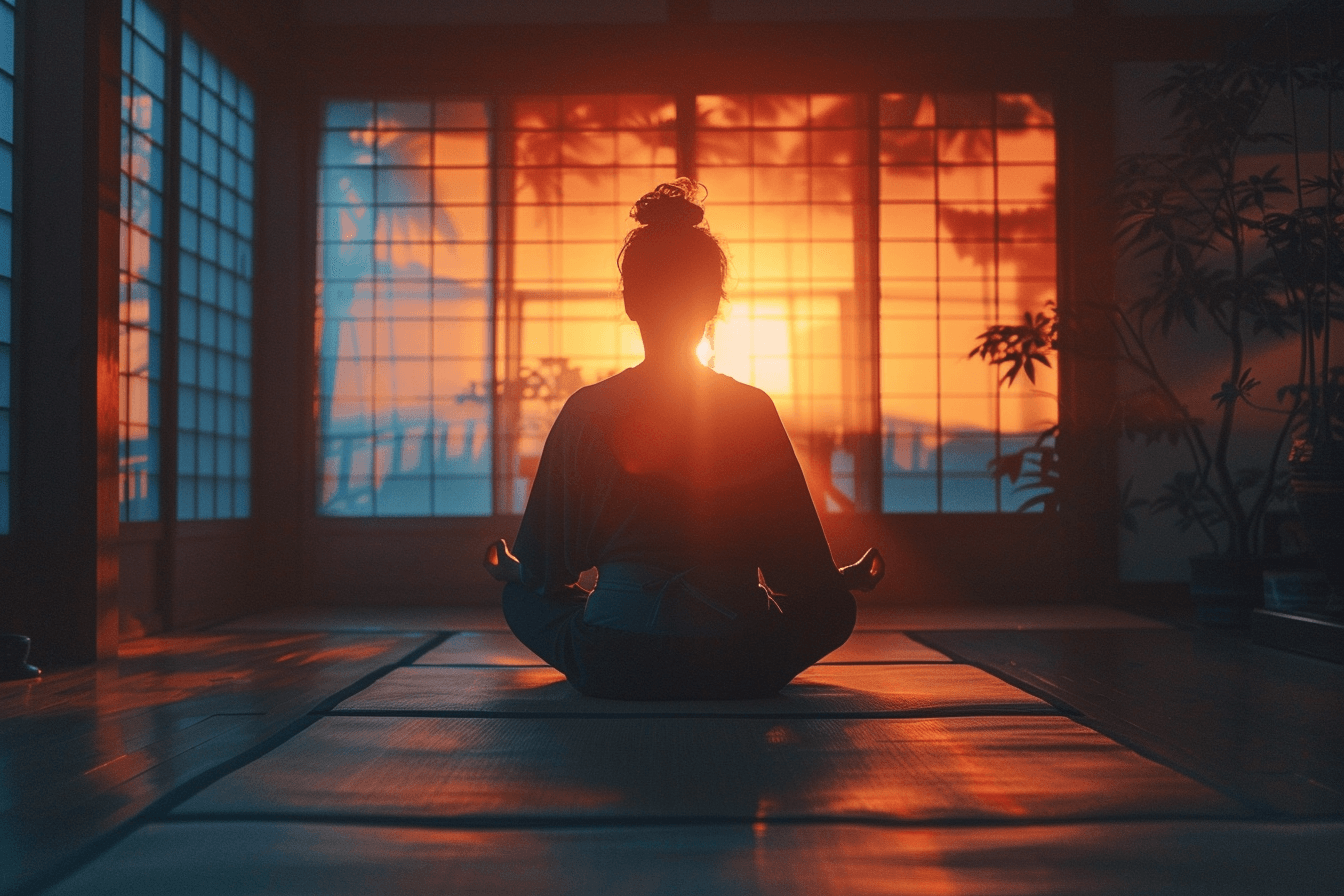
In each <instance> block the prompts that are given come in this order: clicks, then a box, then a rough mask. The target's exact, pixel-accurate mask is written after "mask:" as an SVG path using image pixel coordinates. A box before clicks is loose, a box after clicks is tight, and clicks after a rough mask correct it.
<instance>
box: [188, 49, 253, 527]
mask: <svg viewBox="0 0 1344 896" xmlns="http://www.w3.org/2000/svg"><path fill="white" fill-rule="evenodd" d="M181 85H182V88H181V104H182V116H181V120H182V130H181V167H180V169H179V170H180V172H181V177H180V189H181V203H182V204H181V218H180V222H179V255H178V265H179V267H178V295H179V304H178V308H179V319H178V337H179V338H178V387H177V388H178V435H177V439H178V449H177V513H178V518H179V519H184V520H190V519H230V518H238V517H246V516H247V515H248V514H249V512H250V498H251V495H250V488H249V485H250V472H251V419H252V414H251V395H252V371H251V359H252V218H253V215H252V189H253V102H252V92H251V91H250V90H249V89H248V87H247V85H245V84H243V83H242V82H241V81H240V80H238V78H236V77H235V76H234V75H233V73H232V72H230V71H229V70H228V68H226V67H225V66H223V65H221V64H220V62H219V60H218V59H216V58H215V57H214V55H212V54H211V53H210V52H209V51H207V50H205V49H203V48H202V47H201V46H200V45H199V44H197V43H196V41H194V40H192V39H191V38H190V37H189V36H185V35H184V36H183V41H182V78H181Z"/></svg>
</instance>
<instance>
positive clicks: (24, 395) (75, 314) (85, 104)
mask: <svg viewBox="0 0 1344 896" xmlns="http://www.w3.org/2000/svg"><path fill="white" fill-rule="evenodd" d="M120 22H121V16H120V5H119V4H118V3H117V2H116V0H88V2H86V3H28V4H25V5H24V17H23V23H22V28H23V30H22V35H21V40H22V46H23V71H22V74H21V81H20V84H21V85H22V87H21V90H22V97H21V106H20V109H21V112H22V130H21V132H20V138H19V143H18V148H19V153H20V159H21V161H20V169H19V178H18V184H17V186H18V189H19V191H20V192H19V201H20V203H21V205H20V209H21V215H22V217H21V220H20V226H19V231H18V233H19V238H18V241H17V245H16V249H17V255H18V270H17V273H18V277H17V278H16V288H17V292H16V300H17V301H16V312H17V313H16V318H17V319H16V321H15V325H16V326H15V335H16V338H15V359H16V365H15V367H16V369H15V381H16V382H15V385H16V390H15V394H14V410H15V426H14V441H13V457H14V482H15V486H14V496H13V506H14V514H13V528H12V533H13V534H12V535H11V536H10V538H11V544H10V548H11V550H10V552H9V556H7V557H6V558H5V567H6V568H5V569H4V570H3V572H4V577H5V578H6V579H8V580H10V581H11V582H12V583H13V587H5V588H4V589H3V592H4V600H3V604H2V605H3V609H2V610H0V613H3V623H2V624H3V627H4V628H5V629H6V630H10V631H17V632H21V633H23V634H27V635H29V636H31V637H32V639H33V658H34V661H35V662H37V663H38V664H39V665H48V664H50V665H64V664H73V663H87V662H92V661H95V660H99V659H106V658H110V657H114V656H115V655H116V651H117V627H118V619H117V580H118V561H117V529H118V522H117V519H118V492H117V472H118V470H117V341H118V334H117V251H118V243H119V234H118V226H119V220H118V209H119V207H120V189H119V180H120V164H119V157H118V146H119V145H120V139H119V135H120V95H121V40H120Z"/></svg>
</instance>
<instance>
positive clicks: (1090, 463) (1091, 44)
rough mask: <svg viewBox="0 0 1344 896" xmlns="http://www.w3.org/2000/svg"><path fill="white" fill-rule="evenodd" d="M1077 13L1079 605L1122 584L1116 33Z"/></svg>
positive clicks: (1070, 121)
mask: <svg viewBox="0 0 1344 896" xmlns="http://www.w3.org/2000/svg"><path fill="white" fill-rule="evenodd" d="M1095 6H1096V4H1093V3H1084V4H1080V9H1079V11H1078V14H1077V15H1076V16H1075V19H1074V27H1075V29H1076V34H1075V39H1074V40H1073V41H1072V44H1073V47H1074V49H1075V53H1074V54H1073V56H1072V59H1071V61H1070V64H1069V66H1068V74H1067V75H1066V76H1065V77H1064V78H1063V80H1062V83H1061V84H1060V88H1059V93H1058V101H1059V109H1058V114H1057V120H1058V122H1059V131H1058V141H1059V209H1060V213H1059V248H1060V259H1059V303H1060V312H1061V322H1062V324H1063V330H1062V332H1061V348H1060V353H1059V425H1060V436H1059V446H1058V447H1059V456H1060V465H1061V467H1062V469H1061V471H1060V472H1061V481H1062V483H1063V485H1062V488H1063V489H1064V491H1063V493H1062V494H1061V508H1062V514H1063V516H1064V519H1063V520H1061V523H1062V525H1061V527H1060V532H1061V537H1062V538H1063V540H1064V544H1063V545H1062V547H1063V548H1064V550H1063V554H1062V555H1063V556H1064V557H1066V558H1068V561H1069V562H1068V564H1067V569H1066V570H1062V571H1061V572H1063V574H1064V575H1065V577H1066V578H1067V580H1068V586H1067V587H1069V589H1070V591H1071V592H1072V593H1073V594H1074V595H1075V596H1077V597H1080V598H1084V599H1096V598H1098V597H1102V596H1105V595H1107V594H1109V593H1111V592H1112V591H1113V590H1114V588H1115V583H1116V580H1117V576H1118V559H1117V558H1118V556H1119V538H1118V532H1117V524H1118V522H1119V512H1118V510H1117V508H1116V478H1117V476H1118V473H1117V463H1116V452H1115V439H1116V423H1115V420H1114V407H1115V375H1116V371H1115V350H1114V345H1113V342H1112V332H1111V326H1110V321H1109V318H1108V315H1107V313H1106V310H1105V309H1106V307H1107V305H1108V304H1109V303H1111V302H1113V301H1114V287H1115V284H1114V281H1115V262H1114V250H1113V246H1112V228H1113V227H1114V221H1115V216H1114V214H1113V213H1112V210H1111V209H1112V204H1111V199H1110V196H1111V187H1110V179H1111V177H1112V173H1113V171H1114V164H1115V141H1114V136H1113V133H1114V130H1113V129H1114V121H1113V118H1114V97H1113V87H1112V81H1113V67H1114V64H1113V57H1112V56H1111V54H1110V53H1109V52H1107V50H1108V43H1109V41H1108V35H1109V34H1110V30H1111V26H1110V23H1109V21H1108V17H1107V16H1106V15H1105V14H1104V12H1103V11H1101V10H1100V9H1096V8H1093V7H1095Z"/></svg>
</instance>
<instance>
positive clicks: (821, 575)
mask: <svg viewBox="0 0 1344 896" xmlns="http://www.w3.org/2000/svg"><path fill="white" fill-rule="evenodd" d="M698 190H699V185H697V184H695V183H694V182H693V181H691V180H689V179H687V178H681V179H680V180H678V181H675V182H673V183H670V184H662V185H661V186H659V187H658V188H657V189H655V190H654V191H653V192H651V193H647V194H645V195H644V196H643V197H642V198H640V200H639V202H638V203H636V205H635V208H634V210H633V211H632V212H631V214H632V216H633V217H634V218H635V219H636V220H637V221H638V222H639V224H640V226H638V227H636V228H635V229H634V230H632V231H631V232H630V234H629V236H627V237H626V241H625V245H624V247H623V248H622V249H621V254H620V256H619V259H618V266H619V268H620V271H621V285H622V292H623V295H624V299H625V310H626V313H627V314H628V315H629V316H630V319H631V320H633V321H635V323H637V324H638V325H639V331H640V336H641V338H642V339H643V342H644V355H645V359H644V361H643V362H642V363H641V364H639V365H637V366H635V367H632V368H630V369H628V370H625V371H623V372H621V373H619V374H617V375H616V376H613V377H611V378H610V379H607V380H604V381H602V382H599V383H596V384H594V385H591V386H587V387H585V388H583V389H580V390H579V391H577V392H575V393H574V394H573V395H572V396H571V397H570V398H569V400H568V402H566V404H565V406H564V408H563V409H562V410H561V412H560V415H559V417H558V418H557V419H556V421H555V425H554V426H553V427H552V429H551V432H550V435H549V437H548V438H547V440H546V447H545V449H544V451H543V452H542V456H541V461H540V465H539V467H538V470H537V476H536V480H535V482H534V483H533V486H532V492H531V495H530V496H529V498H528V502H527V509H526V511H525V512H524V514H523V520H522V524H521V526H520V527H519V530H518V538H517V542H516V544H515V548H514V551H515V552H516V557H515V556H514V554H511V553H510V552H509V549H508V546H507V544H505V542H504V541H503V539H500V540H499V541H497V542H495V543H494V544H493V545H491V546H490V548H489V549H488V551H487V554H486V567H487V569H488V570H490V572H491V574H492V575H494V576H495V577H496V578H498V579H501V580H503V581H505V582H506V583H507V584H506V585H505V587H504V615H505V617H506V618H507V620H508V623H509V627H510V628H512V629H513V633H514V634H515V635H517V637H518V639H519V640H520V641H522V642H523V643H524V644H526V645H527V646H528V647H529V648H530V649H531V650H532V651H533V652H534V653H536V654H537V656H539V657H541V658H542V659H543V660H545V661H546V662H547V663H549V664H550V665H552V666H554V667H555V668H556V669H558V670H560V671H561V672H563V673H564V674H565V677H566V678H568V679H569V681H570V682H571V683H572V684H573V685H574V687H576V688H577V689H578V690H579V691H581V692H583V693H585V694H588V695H591V696H596V697H609V698H617V699H635V700H675V699H733V698H748V697H760V696H768V695H771V694H774V693H776V692H777V691H778V690H779V689H780V688H781V687H783V686H784V685H785V684H787V683H788V682H789V681H790V680H791V679H792V678H793V677H794V676H795V675H797V674H798V673H799V672H801V671H802V670H803V669H806V668H807V667H808V666H810V665H811V664H813V663H815V662H816V661H817V660H819V659H821V658H822V657H823V656H825V655H826V654H827V653H830V652H831V651H832V650H834V649H835V648H837V647H839V646H840V645H841V644H843V643H844V641H845V639H846V638H848V637H849V634H850V632H851V631H852V630H853V627H854V598H853V597H852V596H851V595H850V593H849V590H850V589H854V590H869V589H871V588H872V587H873V586H874V585H875V584H876V583H877V581H878V579H880V578H881V576H882V558H881V557H880V556H879V555H878V554H877V553H876V552H875V551H869V552H868V553H867V554H865V555H864V558H863V559H862V560H860V561H859V563H857V564H855V565H854V566H852V567H847V568H846V569H844V570H837V569H836V567H835V564H834V562H833V561H832V559H831V554H830V549H829V547H828V546H827V544H826V537H825V535H824V534H823V533H822V529H821V522H820V520H819V519H818V518H817V512H816V508H815V507H814V506H813V504H812V499H811V497H810V496H809V494H808V491H807V486H806V483H805V482H804V480H803V473H802V469H801V468H800V467H799V465H798V459H797V457H796V456H795V455H794V453H793V448H792V446H791V445H790V443H789V439H788V436H787V435H786V434H785V432H784V426H783V424H782V423H781V422H780V419H779V414H778V413H777V412H776V410H775V406H774V404H773V403H772V402H771V400H770V398H769V396H767V395H766V394H765V393H764V392H762V391H761V390H759V389H756V388H754V387H752V386H747V385H743V384H742V383H739V382H737V381H736V380H734V379H731V378H729V377H727V376H723V375H721V374H718V373H715V372H713V371H711V370H709V369H708V368H706V367H705V366H704V365H702V364H701V363H700V362H699V361H698V360H697V358H696V356H695V349H696V345H697V344H698V343H699V341H700V339H701V337H702V336H703V335H704V331H705V326H706V325H707V323H708V322H709V321H710V319H711V318H713V317H714V316H715V314H716V313H717V312H718V308H719V302H720V301H721V300H722V299H723V297H724V291H723V285H724V277H725V274H726V272H727V259H726V257H725V256H724V253H723V249H722V248H721V247H720V245H719V243H718V240H717V239H715V237H714V236H713V235H712V234H711V233H710V232H709V230H708V229H707V228H706V227H704V226H702V225H701V222H702V220H703V219H704V210H703V209H702V208H701V207H700V205H699V204H697V203H696V201H695V197H696V194H697V191H698ZM593 566H596V567H597V569H598V580H597V587H596V589H595V590H594V591H593V592H592V593H591V594H588V593H587V592H584V591H583V590H582V589H581V588H579V586H578V584H577V581H578V578H579V574H580V573H582V572H583V571H585V570H587V569H589V568H591V567H593Z"/></svg>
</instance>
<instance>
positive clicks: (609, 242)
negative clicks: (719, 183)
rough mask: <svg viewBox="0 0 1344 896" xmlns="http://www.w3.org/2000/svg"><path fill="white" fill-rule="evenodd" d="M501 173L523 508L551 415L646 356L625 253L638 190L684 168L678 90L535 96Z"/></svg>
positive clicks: (512, 416) (517, 117) (506, 499)
mask: <svg viewBox="0 0 1344 896" xmlns="http://www.w3.org/2000/svg"><path fill="white" fill-rule="evenodd" d="M510 109H511V120H510V124H511V126H512V127H511V129H510V130H509V132H508V134H507V137H506V141H507V142H506V158H505V160H504V164H503V167H502V168H501V170H500V172H499V180H500V188H499V194H500V205H501V210H500V214H501V216H502V218H503V220H504V221H505V222H506V226H507V227H508V228H510V230H509V231H508V232H509V234H510V235H511V238H510V239H509V249H508V251H507V252H506V254H505V255H504V258H503V263H502V265H501V272H500V277H501V281H502V282H501V289H502V297H501V298H502V308H503V313H502V314H501V317H500V320H499V321H498V328H499V338H498V340H497V350H498V358H499V363H498V365H497V368H496V369H497V376H498V382H499V383H500V388H499V393H500V400H499V438H500V442H501V445H500V449H501V450H500V452H499V455H498V457H499V463H500V464H501V465H502V467H503V470H502V471H501V476H500V482H501V485H502V489H501V490H502V494H501V496H500V497H501V502H500V503H501V504H502V507H501V508H500V509H501V510H502V511H503V512H506V513H522V511H523V507H524V504H525V503H526V500H527V492H528V489H529V488H530V487H531V484H532V479H533V476H534V475H535V473H536V466H537V462H538V460H539V459H540V457H541V449H542V447H543V445H544V444H545V441H546V435H547V433H549V432H550V428H551V424H552V423H553V422H554V420H555V417H556V415H557V414H558V413H559V411H560V407H561V405H563V404H564V401H565V399H566V398H568V397H569V395H570V394H571V393H572V392H574V390H575V389H577V388H579V387H580V386H584V385H588V384H591V383H594V382H597V381H598V380H601V379H605V378H606V377H608V376H611V375H612V374H614V373H617V372H619V371H620V370H622V369H624V368H625V367H628V366H630V365H632V364H635V363H638V362H639V361H640V360H641V359H642V358H643V350H642V348H641V346H640V342H639V330H638V328H637V327H636V326H635V325H634V324H633V323H632V322H630V321H629V320H628V319H627V318H625V316H624V305H623V303H622V301H621V296H620V291H619V276H618V274H617V272H616V254H617V251H618V249H619V247H620V245H621V241H622V240H623V239H624V238H625V234H626V233H627V232H628V231H629V230H630V228H631V227H632V226H634V221H633V220H632V219H631V218H630V207H631V205H632V204H633V202H634V200H635V199H636V198H638V197H639V196H640V195H642V194H644V193H646V192H648V191H649V190H651V189H653V187H655V186H656V185H658V184H659V183H663V182H666V181H670V180H672V179H673V178H675V177H676V130H675V128H676V100H675V98H673V97H671V96H659V95H642V94H620V95H612V94H606V95H600V96H528V97H518V98H515V99H514V100H513V101H512V103H511V104H510Z"/></svg>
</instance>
